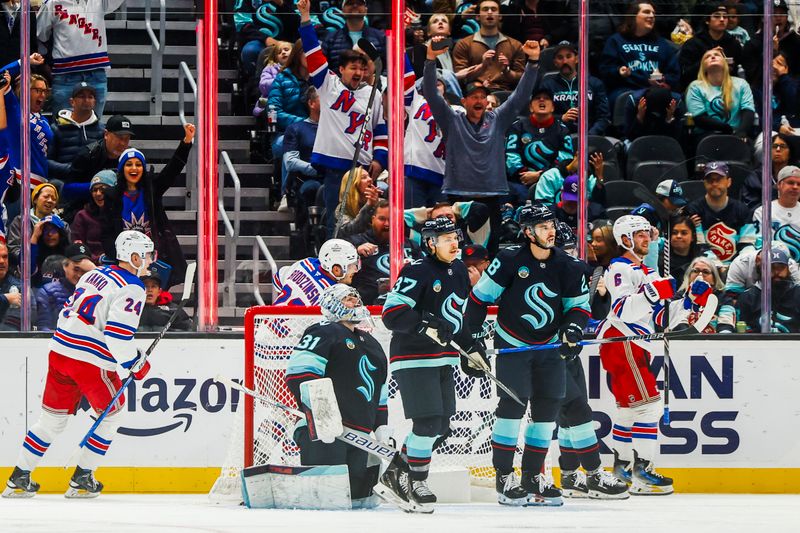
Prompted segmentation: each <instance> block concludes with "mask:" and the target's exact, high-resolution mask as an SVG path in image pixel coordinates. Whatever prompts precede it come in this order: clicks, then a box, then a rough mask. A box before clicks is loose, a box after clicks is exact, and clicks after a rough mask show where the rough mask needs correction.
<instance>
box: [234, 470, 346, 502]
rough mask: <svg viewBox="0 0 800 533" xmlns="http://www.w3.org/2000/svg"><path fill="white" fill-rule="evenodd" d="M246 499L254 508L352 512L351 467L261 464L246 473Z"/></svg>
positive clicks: (243, 496) (243, 488)
mask: <svg viewBox="0 0 800 533" xmlns="http://www.w3.org/2000/svg"><path fill="white" fill-rule="evenodd" d="M241 475H242V498H243V499H244V504H245V505H246V506H247V507H248V508H250V509H309V510H330V511H341V510H348V509H351V508H352V506H351V503H350V481H349V474H348V469H347V465H334V466H281V465H261V466H253V467H250V468H245V469H244V470H242V474H241Z"/></svg>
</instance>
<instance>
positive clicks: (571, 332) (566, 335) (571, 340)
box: [558, 323, 583, 361]
mask: <svg viewBox="0 0 800 533" xmlns="http://www.w3.org/2000/svg"><path fill="white" fill-rule="evenodd" d="M582 340H583V330H582V329H581V327H580V326H579V325H577V324H572V323H570V324H567V326H566V327H564V328H562V329H561V346H559V347H558V353H559V354H560V355H561V358H562V359H566V360H567V361H572V360H573V359H575V358H576V357H578V354H580V353H581V350H583V346H581V345H580V344H578V343H579V342H581V341H582Z"/></svg>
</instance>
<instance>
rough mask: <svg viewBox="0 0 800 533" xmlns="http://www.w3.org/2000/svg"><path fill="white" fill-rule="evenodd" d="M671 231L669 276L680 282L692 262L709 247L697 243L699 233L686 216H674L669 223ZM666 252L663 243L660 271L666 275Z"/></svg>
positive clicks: (660, 251)
mask: <svg viewBox="0 0 800 533" xmlns="http://www.w3.org/2000/svg"><path fill="white" fill-rule="evenodd" d="M669 229H670V239H669V275H670V276H672V277H673V278H675V279H678V280H679V279H681V278H683V275H684V274H685V273H686V271H687V269H688V268H689V265H690V264H691V262H692V261H694V260H695V259H696V258H698V257H701V256H704V255H705V254H706V253H709V251H708V247H707V246H700V245H699V244H698V243H697V232H696V229H695V226H694V222H692V219H691V218H689V217H687V216H685V215H676V216H673V217H672V218H671V219H670V221H669ZM664 252H666V247H665V246H663V242H662V243H661V245H660V246H659V250H658V271H659V272H661V273H662V274H665V273H666V269H665V268H664V261H665V257H664V255H665V254H664ZM715 270H716V267H715Z"/></svg>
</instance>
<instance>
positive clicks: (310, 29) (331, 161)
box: [297, 0, 388, 236]
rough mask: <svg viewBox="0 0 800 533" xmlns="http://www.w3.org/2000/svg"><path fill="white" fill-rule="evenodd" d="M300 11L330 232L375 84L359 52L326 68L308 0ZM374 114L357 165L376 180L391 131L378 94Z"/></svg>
mask: <svg viewBox="0 0 800 533" xmlns="http://www.w3.org/2000/svg"><path fill="white" fill-rule="evenodd" d="M297 9H298V11H300V21H301V22H300V38H301V39H302V41H303V51H304V52H305V53H306V61H307V62H308V72H309V73H310V78H311V82H312V83H313V84H314V86H315V87H316V88H317V91H318V93H319V98H320V118H319V127H318V130H317V138H316V140H315V141H314V151H313V152H312V154H311V164H312V165H314V166H316V167H318V168H319V169H321V171H322V172H321V174H322V176H323V186H324V187H325V188H324V190H323V199H324V202H325V210H326V215H325V223H326V226H327V228H328V235H329V236H331V235H332V234H333V228H334V223H335V210H336V206H337V205H338V203H339V188H340V186H341V181H342V173H343V172H344V171H345V170H348V169H349V168H350V163H351V161H352V159H353V154H354V147H355V146H356V143H357V142H358V140H359V136H360V133H361V129H362V126H363V125H364V122H365V120H366V118H367V115H368V114H369V113H368V112H367V105H368V103H369V96H370V93H371V91H372V88H371V86H370V85H369V84H368V83H366V82H367V74H368V73H367V57H366V55H364V54H363V53H362V52H359V51H356V50H345V51H344V52H343V53H342V57H341V58H340V62H339V72H338V73H336V72H333V71H332V70H330V69H329V68H328V60H327V58H326V57H325V54H324V53H323V52H322V48H321V47H320V44H319V41H318V40H317V34H316V32H315V31H314V26H313V25H312V24H311V17H310V13H309V10H310V1H309V0H298V2H297ZM337 74H338V75H337ZM339 75H341V78H340V77H339ZM370 113H371V114H370V121H371V122H370V123H369V124H367V125H366V127H367V129H366V131H365V133H364V139H363V145H362V150H361V153H360V155H359V160H358V164H359V165H363V166H365V167H369V172H370V175H371V176H372V177H373V179H374V178H376V177H377V176H378V174H380V172H381V171H382V170H383V169H384V168H386V162H387V157H388V155H387V142H388V133H387V129H386V122H385V121H384V120H383V112H382V110H381V98H380V95H377V96H376V98H375V100H374V102H373V105H372V110H371V111H370Z"/></svg>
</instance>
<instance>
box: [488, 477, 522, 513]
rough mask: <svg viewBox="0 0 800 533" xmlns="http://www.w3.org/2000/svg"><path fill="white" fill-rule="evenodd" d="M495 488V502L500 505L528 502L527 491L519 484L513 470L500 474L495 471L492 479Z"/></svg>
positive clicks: (520, 504) (516, 504)
mask: <svg viewBox="0 0 800 533" xmlns="http://www.w3.org/2000/svg"><path fill="white" fill-rule="evenodd" d="M494 486H495V490H497V503H499V504H500V505H511V506H515V507H519V506H524V505H527V504H528V491H526V490H525V489H523V488H522V486H520V484H519V478H517V474H516V473H515V472H511V473H509V474H501V473H500V472H497V473H496V474H495V480H494Z"/></svg>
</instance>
